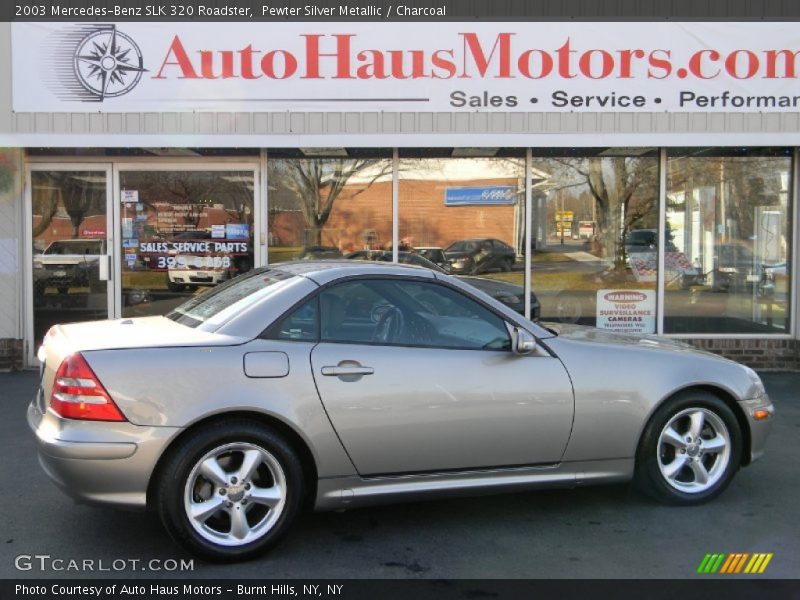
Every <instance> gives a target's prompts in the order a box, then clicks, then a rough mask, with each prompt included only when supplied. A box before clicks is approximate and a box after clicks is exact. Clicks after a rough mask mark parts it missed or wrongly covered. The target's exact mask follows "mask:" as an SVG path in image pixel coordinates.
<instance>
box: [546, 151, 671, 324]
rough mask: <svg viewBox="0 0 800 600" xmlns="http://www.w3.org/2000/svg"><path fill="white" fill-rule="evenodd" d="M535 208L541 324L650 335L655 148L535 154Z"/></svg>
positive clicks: (655, 215)
mask: <svg viewBox="0 0 800 600" xmlns="http://www.w3.org/2000/svg"><path fill="white" fill-rule="evenodd" d="M533 207H534V217H533V227H534V232H533V235H534V237H535V239H536V252H535V254H534V256H533V289H534V291H535V292H536V294H537V296H538V298H539V301H540V303H541V305H542V309H541V312H542V317H541V318H542V320H545V321H547V320H551V321H562V322H567V323H580V324H582V325H592V326H597V327H600V328H603V329H608V330H613V331H619V332H628V333H654V332H655V330H656V314H655V307H656V300H655V289H656V275H657V265H658V261H657V240H658V233H657V231H658V229H657V228H658V151H657V150H656V149H653V148H580V149H575V148H572V149H569V148H566V149H552V150H541V149H535V150H534V157H533Z"/></svg>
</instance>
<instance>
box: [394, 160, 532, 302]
mask: <svg viewBox="0 0 800 600" xmlns="http://www.w3.org/2000/svg"><path fill="white" fill-rule="evenodd" d="M399 153H400V186H399V208H400V211H399V213H400V214H399V237H400V250H402V251H408V252H413V253H418V254H420V255H421V256H424V257H426V258H428V259H429V260H431V261H432V262H434V263H435V264H437V265H438V266H440V267H441V268H443V269H445V270H446V271H448V272H449V273H451V274H453V275H458V276H464V277H469V278H471V279H472V278H481V279H484V280H485V279H491V280H499V281H501V282H506V283H507V284H509V285H514V286H519V287H517V288H516V289H519V290H522V286H524V284H525V260H524V259H525V160H524V151H522V150H518V149H514V148H510V149H500V150H498V149H497V148H483V149H482V148H455V149H451V148H438V149H437V148H401V149H400V151H399ZM470 283H474V279H473V280H472V281H470ZM475 285H476V287H479V288H481V289H484V288H486V285H490V286H491V285H493V282H489V284H486V285H481V284H475ZM522 299H524V294H522V295H521V297H520V302H522V301H523V300H522ZM531 304H532V306H533V309H534V313H533V316H534V317H535V316H537V313H536V311H537V310H538V304H537V302H536V299H535V296H534V297H533V298H532V302H531ZM516 308H521V307H515V310H516Z"/></svg>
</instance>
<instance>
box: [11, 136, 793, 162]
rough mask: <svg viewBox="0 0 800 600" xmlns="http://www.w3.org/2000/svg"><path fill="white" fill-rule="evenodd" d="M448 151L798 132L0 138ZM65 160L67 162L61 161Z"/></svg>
mask: <svg viewBox="0 0 800 600" xmlns="http://www.w3.org/2000/svg"><path fill="white" fill-rule="evenodd" d="M298 146H304V147H305V146H320V147H325V148H329V147H332V146H349V147H366V148H378V147H380V148H390V147H397V148H413V147H419V146H426V147H431V148H452V147H456V146H491V147H493V148H494V147H520V148H522V147H532V148H561V147H567V146H568V147H575V148H590V147H606V146H611V147H625V146H636V147H648V148H651V147H659V146H663V147H680V146H702V147H707V146H721V147H724V146H800V132H749V133H748V132H738V133H729V132H725V133H709V132H704V133H658V132H646V133H613V132H609V133H581V132H576V133H461V134H453V133H450V132H443V133H432V132H430V133H407V134H402V133H373V134H363V133H359V134H349V133H346V134H340V133H336V134H333V133H329V134H316V133H315V134H236V135H216V134H203V135H198V134H185V135H167V134H158V135H143V134H112V135H105V134H94V135H93V134H81V135H77V134H74V133H70V134H56V133H2V134H0V147H7V148H26V147H49V148H130V147H144V148H233V147H236V148H267V147H272V148H296V147H298ZM63 158H64V160H68V157H63Z"/></svg>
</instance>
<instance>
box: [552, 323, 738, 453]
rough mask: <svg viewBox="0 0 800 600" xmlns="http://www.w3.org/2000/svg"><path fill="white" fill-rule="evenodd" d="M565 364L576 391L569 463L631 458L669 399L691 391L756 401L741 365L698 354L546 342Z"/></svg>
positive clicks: (644, 346) (645, 347)
mask: <svg viewBox="0 0 800 600" xmlns="http://www.w3.org/2000/svg"><path fill="white" fill-rule="evenodd" d="M546 344H547V346H549V347H550V348H551V349H552V350H553V351H554V352H555V353H556V354H557V355H558V357H559V358H561V360H562V362H563V363H564V365H565V367H566V368H567V371H568V372H569V374H570V377H571V378H572V385H573V389H574V391H575V420H574V424H573V428H572V436H571V437H570V441H569V445H568V446H567V450H566V452H565V454H564V460H565V461H580V460H597V459H613V458H631V457H634V456H635V455H636V449H637V446H638V443H639V438H640V436H641V433H642V431H643V429H644V427H645V425H646V424H647V421H648V419H649V418H650V416H651V415H652V413H653V412H654V411H655V410H656V408H657V407H658V406H659V405H660V404H661V402H663V401H664V400H665V399H667V398H669V397H670V396H672V395H674V394H676V393H677V392H679V391H681V390H684V389H688V388H692V387H706V388H709V387H712V388H717V389H719V390H722V391H723V392H725V393H727V394H728V395H730V396H732V397H733V398H734V399H736V400H739V399H744V398H748V397H751V396H752V394H753V393H754V389H753V384H752V382H751V381H750V379H749V377H748V376H747V374H746V373H745V371H744V370H743V369H742V368H741V366H740V365H737V364H736V363H733V362H731V361H726V360H724V359H720V358H718V357H715V356H711V355H706V354H704V353H699V352H694V351H689V350H687V351H676V350H666V349H663V348H659V347H656V346H652V347H649V346H648V345H647V343H646V342H645V343H644V344H642V343H631V344H622V345H618V344H604V343H599V342H584V341H576V340H570V339H565V338H553V339H550V340H547V341H546Z"/></svg>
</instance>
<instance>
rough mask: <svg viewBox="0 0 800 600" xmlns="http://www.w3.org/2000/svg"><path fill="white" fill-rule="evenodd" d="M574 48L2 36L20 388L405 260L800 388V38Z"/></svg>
mask: <svg viewBox="0 0 800 600" xmlns="http://www.w3.org/2000/svg"><path fill="white" fill-rule="evenodd" d="M560 25H561V26H560V27H554V26H553V24H552V23H469V24H464V23H414V24H409V23H386V24H380V25H376V24H370V23H324V24H309V23H285V24H282V25H281V26H280V28H276V26H275V25H274V24H270V23H228V24H226V25H225V26H224V28H222V27H219V26H215V25H213V24H209V23H150V24H147V23H133V22H129V23H126V22H121V23H119V24H117V25H111V24H96V23H84V24H75V23H54V24H42V23H14V24H8V23H3V24H0V32H2V33H3V35H2V36H0V37H4V38H6V39H9V38H10V39H12V40H13V52H11V50H10V49H11V47H12V46H11V44H8V46H7V47H3V48H2V50H0V64H2V65H3V68H2V69H0V73H2V75H0V76H1V77H4V78H5V79H6V81H5V82H4V83H5V85H4V86H0V87H3V88H4V89H6V90H8V93H7V95H5V96H3V97H2V99H0V113H2V118H0V146H2V147H3V148H2V149H0V316H2V320H0V367H3V368H8V367H11V366H33V365H35V364H36V356H35V354H36V348H37V345H38V343H39V341H40V340H41V338H42V336H43V335H44V333H45V332H46V331H47V329H48V328H49V327H50V326H51V325H52V324H54V323H57V322H66V321H79V320H88V319H98V318H128V317H138V316H150V315H160V314H165V313H167V312H169V311H170V310H171V309H172V308H174V307H175V306H177V305H178V304H179V303H180V302H182V301H184V300H186V299H187V298H189V297H191V296H192V295H194V294H198V293H202V292H203V291H204V290H207V289H209V288H211V287H213V286H215V285H218V284H220V283H222V282H224V281H226V280H228V279H230V278H233V277H236V276H237V275H238V274H241V273H244V272H246V271H248V270H250V269H252V268H256V267H260V266H264V265H272V264H277V263H280V262H282V261H286V260H295V259H302V260H304V259H313V258H319V259H331V258H348V257H354V258H376V257H379V256H380V257H383V256H386V255H387V254H388V255H389V256H390V257H392V258H394V259H395V260H398V259H403V257H406V256H407V255H408V253H412V254H415V255H419V256H423V257H427V258H429V259H431V260H432V261H433V262H434V263H438V264H439V265H440V266H441V267H443V268H446V269H450V270H454V271H458V272H462V273H464V274H469V275H472V274H474V275H476V276H479V277H483V278H489V279H494V280H498V281H502V282H507V283H510V284H514V285H518V286H520V287H521V291H520V296H522V298H521V301H522V302H523V305H524V307H525V308H524V310H526V311H527V312H528V314H531V313H532V312H533V313H536V312H537V311H538V312H539V314H540V318H541V319H542V320H552V321H561V322H567V323H578V324H582V325H592V326H596V327H601V328H604V329H608V330H613V331H619V332H621V333H657V334H663V335H668V336H674V337H676V338H679V339H684V340H688V341H690V342H692V343H694V344H696V345H700V346H702V347H704V348H708V349H711V350H713V351H718V352H722V353H724V354H726V355H729V356H731V357H732V358H734V359H738V360H742V361H744V362H747V363H749V364H752V365H754V366H756V367H759V368H796V367H797V366H798V365H799V364H800V361H798V350H797V348H798V344H797V327H796V321H797V319H796V315H797V307H796V300H795V296H796V295H795V293H794V290H795V286H796V283H795V281H796V279H797V275H796V274H797V270H796V267H795V265H796V264H797V262H796V248H797V243H796V229H797V227H796V224H797V223H798V217H797V209H796V198H797V181H798V178H797V170H798V158H799V157H800V154H798V146H799V145H800V111H798V104H800V96H798V95H796V94H797V91H796V90H797V79H798V77H800V61H799V60H798V58H797V55H798V54H797V53H798V51H799V50H800V39H798V38H797V37H796V36H794V35H793V32H792V28H791V27H788V28H787V27H786V26H785V24H780V23H769V22H750V23H672V22H669V23H668V22H661V23H602V24H597V23H577V22H573V23H569V24H560ZM623 45H624V47H623ZM45 60H49V61H50V65H51V67H52V68H51V69H50V70H49V71H48V73H47V75H46V76H39V75H35V74H37V73H41V72H42V64H43V63H42V61H45ZM34 75H35V76H34ZM504 289H505V290H506V291H503V292H502V293H505V294H509V293H511V292H508V291H507V290H508V288H504ZM530 290H532V291H533V292H534V294H535V296H534V297H535V298H536V302H534V304H536V303H537V302H538V306H531V304H532V301H531V296H530V295H529V294H527V293H526V292H529V291H530Z"/></svg>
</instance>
